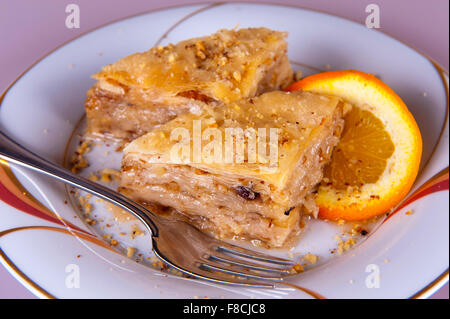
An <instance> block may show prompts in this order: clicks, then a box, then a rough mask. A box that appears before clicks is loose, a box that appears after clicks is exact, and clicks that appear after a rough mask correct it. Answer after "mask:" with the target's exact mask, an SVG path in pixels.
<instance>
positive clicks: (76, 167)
mask: <svg viewBox="0 0 450 319" xmlns="http://www.w3.org/2000/svg"><path fill="white" fill-rule="evenodd" d="M91 144H92V143H91V142H88V141H81V142H80V145H79V146H78V148H77V150H76V151H75V153H74V154H73V156H72V160H71V167H72V168H71V169H72V172H73V173H75V174H78V173H79V172H80V171H81V170H82V169H83V168H85V167H88V166H89V162H88V161H87V160H86V158H85V157H84V156H83V155H84V154H86V153H88V152H90V150H91Z"/></svg>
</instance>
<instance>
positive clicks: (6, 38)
mask: <svg viewBox="0 0 450 319" xmlns="http://www.w3.org/2000/svg"><path fill="white" fill-rule="evenodd" d="M210 2H211V1H200V0H191V1H189V0H152V1H142V0H127V1H123V0H68V1H62V0H40V1H35V0H7V1H2V2H0V39H1V43H2V48H1V50H0V61H1V67H0V70H1V76H0V92H3V91H4V90H5V89H6V87H7V86H8V85H9V84H10V83H11V82H12V81H13V80H14V79H15V78H16V77H17V76H19V74H20V73H22V72H23V71H24V70H25V69H26V68H27V67H29V66H30V65H31V64H32V63H34V62H35V61H36V60H37V59H38V58H40V57H41V56H43V55H45V54H46V53H47V52H49V51H51V50H52V49H53V48H55V47H56V46H58V45H59V44H61V43H63V42H65V41H67V40H70V39H72V38H74V37H76V36H77V35H79V34H81V33H84V32H86V31H88V30H90V29H93V28H95V27H97V26H100V25H103V24H105V23H108V22H111V21H114V20H117V19H119V18H123V17H127V16H130V15H134V14H137V13H140V12H145V11H149V10H154V9H158V8H165V7H172V6H178V5H183V4H193V3H195V4H198V3H210ZM247 2H265V1H247ZM266 2H269V3H280V4H288V5H294V6H299V7H304V8H311V9H317V10H320V11H325V12H328V13H332V14H336V15H338V16H341V17H344V18H348V19H351V20H354V21H357V22H360V23H362V24H364V21H365V18H366V16H367V13H366V12H365V8H366V6H367V5H368V4H370V3H374V4H377V5H379V7H380V17H381V28H380V30H381V31H383V32H386V33H387V34H389V35H392V36H394V37H395V38H397V39H400V40H402V41H404V42H406V43H408V44H409V45H411V46H413V47H415V48H416V49H418V50H419V51H421V52H423V53H425V54H426V55H428V56H430V57H431V58H433V59H434V60H435V61H437V62H438V63H439V64H441V65H442V66H443V67H444V69H446V70H448V68H449V1H448V0H433V1H426V0H358V1H355V0H339V1H336V0H297V1H289V0H282V1H275V0H272V1H270V0H269V1H266ZM70 3H74V4H77V5H79V7H80V13H81V14H80V17H81V19H80V20H81V23H80V24H81V25H80V28H79V29H67V28H66V27H65V23H64V22H65V18H66V13H65V7H66V6H67V5H68V4H70ZM418 76H420V75H418ZM448 297H449V286H448V283H447V284H446V285H445V286H444V287H443V288H441V289H440V290H439V291H438V292H437V293H435V294H434V295H433V297H432V298H448ZM0 298H35V297H34V296H33V295H32V294H31V293H30V292H29V291H27V290H26V289H25V288H24V287H23V286H22V285H21V284H20V283H19V282H17V281H16V280H15V279H14V278H13V277H12V276H11V275H10V274H9V273H8V272H7V271H6V269H5V268H3V267H2V266H0Z"/></svg>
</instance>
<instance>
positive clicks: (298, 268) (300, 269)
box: [292, 264, 304, 273]
mask: <svg viewBox="0 0 450 319" xmlns="http://www.w3.org/2000/svg"><path fill="white" fill-rule="evenodd" d="M292 269H293V270H294V271H295V272H296V273H300V272H303V271H304V268H303V266H302V265H301V264H296V265H294V267H292Z"/></svg>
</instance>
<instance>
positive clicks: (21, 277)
mask: <svg viewBox="0 0 450 319" xmlns="http://www.w3.org/2000/svg"><path fill="white" fill-rule="evenodd" d="M226 4H231V5H235V4H238V5H239V4H246V5H255V6H257V5H271V6H278V7H284V8H293V9H301V10H304V11H311V12H314V13H320V14H325V15H328V16H331V17H336V18H340V19H343V20H345V21H347V22H351V23H356V24H358V25H360V26H361V23H360V22H359V21H357V20H354V19H351V18H348V17H344V16H342V15H339V14H335V13H331V12H327V11H325V10H320V9H313V8H307V7H303V6H298V5H294V4H280V3H276V2H270V1H258V2H249V1H238V2H231V3H230V2H212V3H203V2H193V3H189V4H179V5H170V6H164V7H161V8H156V9H150V10H145V11H141V12H138V13H135V14H131V15H128V16H125V17H120V18H117V19H113V20H111V21H109V22H106V23H103V24H101V25H98V26H96V27H94V28H91V29H89V30H86V31H84V32H82V33H80V34H78V35H76V36H74V37H72V38H70V39H68V40H66V41H64V42H62V43H61V44H59V45H57V46H56V47H54V48H53V49H52V50H50V51H48V52H47V53H46V54H44V55H42V56H41V57H40V58H38V59H37V60H35V61H34V62H33V63H32V64H31V65H30V66H29V67H27V68H26V69H25V70H24V71H22V72H21V73H20V74H19V75H18V76H17V77H16V78H15V79H14V80H13V81H12V82H10V84H9V85H8V86H7V87H6V89H5V90H4V91H3V92H2V93H1V94H0V108H1V106H2V103H3V100H4V98H5V96H6V95H7V93H8V92H9V91H10V90H11V89H12V88H13V87H14V85H15V84H16V83H17V82H18V81H19V80H20V79H21V78H22V77H23V76H24V75H25V74H26V73H28V72H29V71H30V70H31V69H32V68H33V67H34V66H36V65H37V64H38V63H40V62H41V61H42V60H44V59H45V58H47V57H48V56H50V55H51V54H52V53H54V52H55V51H57V50H58V49H60V48H62V47H64V46H65V45H68V44H69V43H71V42H73V41H75V40H77V39H79V38H81V37H83V36H85V35H87V34H89V33H91V32H94V31H97V30H99V29H101V28H103V27H106V26H108V25H112V24H114V23H117V22H121V21H124V20H127V19H131V18H135V17H139V16H143V15H147V14H151V13H155V12H161V11H166V10H171V9H177V8H185V7H195V6H202V7H200V8H198V9H196V10H194V11H193V12H190V13H189V14H187V15H185V16H183V17H182V18H181V19H179V20H178V21H177V22H176V23H174V24H173V25H172V26H171V27H170V28H169V29H168V30H166V31H165V32H164V33H163V35H162V36H161V37H160V39H159V40H158V41H160V40H161V39H163V38H164V36H165V35H166V34H167V33H168V32H170V31H171V30H172V29H173V28H176V26H177V25H178V24H179V23H181V22H183V21H184V20H185V19H187V18H188V17H190V16H193V15H195V14H197V13H200V12H202V11H205V10H208V9H210V8H213V7H217V6H221V5H226ZM372 30H373V31H375V32H378V33H381V34H383V35H384V36H386V37H388V38H391V39H393V40H395V41H397V42H399V43H401V44H403V45H404V46H406V47H407V48H409V49H411V50H413V51H415V52H416V53H418V54H419V55H421V56H422V57H424V58H425V59H427V60H428V61H429V62H430V63H431V64H432V65H433V67H434V68H435V69H436V71H437V72H438V74H439V76H440V77H441V78H442V82H443V83H444V86H445V89H446V91H447V92H446V93H447V109H446V118H445V121H444V125H443V127H442V130H441V133H440V135H439V136H438V139H437V142H436V145H435V147H434V149H433V151H432V153H431V154H430V158H429V159H431V157H432V156H433V155H434V151H435V149H436V148H437V146H438V145H439V144H440V142H441V140H442V136H443V134H444V132H445V128H446V126H448V121H449V100H448V99H449V95H448V91H449V88H448V84H447V82H446V81H445V76H447V78H448V77H449V71H448V70H446V69H445V68H444V67H443V66H441V64H440V63H438V62H437V61H436V60H435V59H434V58H432V57H430V56H429V55H428V54H426V53H424V52H423V51H422V50H420V49H418V48H416V47H414V46H412V45H410V44H409V43H407V42H405V41H403V40H401V39H399V38H397V37H396V36H393V35H390V34H389V33H387V32H385V31H381V30H379V29H372ZM427 162H428V161H427ZM427 162H426V163H425V165H424V167H425V166H426V165H427V164H428V163H427ZM8 166H9V165H8ZM6 205H8V204H6ZM0 263H1V264H2V265H3V266H4V267H5V269H6V270H7V271H8V272H9V273H10V274H11V275H12V276H13V277H14V278H15V279H16V280H17V281H19V282H20V283H21V284H22V285H23V286H24V287H25V288H27V289H28V290H29V291H30V292H31V293H33V294H34V295H35V296H37V297H38V298H45V299H55V298H56V297H55V296H53V295H51V294H50V293H48V292H47V291H46V290H45V289H43V288H42V287H40V286H39V285H38V284H37V283H36V282H34V281H33V280H31V279H30V278H28V276H27V275H26V274H25V273H23V272H22V271H21V270H20V269H19V268H18V267H17V266H16V265H15V264H14V262H13V261H12V260H11V259H10V258H9V257H8V256H7V255H6V253H5V252H4V251H3V250H2V249H1V247H0ZM448 281H449V268H448V267H447V269H446V270H445V271H444V272H443V273H441V274H440V275H439V276H438V277H436V278H435V279H434V280H433V281H431V282H430V283H429V284H427V285H426V286H425V287H424V288H422V289H421V290H419V291H417V292H416V293H414V294H413V295H411V296H410V297H408V299H424V298H428V297H429V296H431V295H432V294H433V293H435V292H436V291H437V290H438V289H439V288H441V287H442V286H444V285H445V284H446V283H447V282H448Z"/></svg>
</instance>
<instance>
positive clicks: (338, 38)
mask: <svg viewBox="0 0 450 319" xmlns="http://www.w3.org/2000/svg"><path fill="white" fill-rule="evenodd" d="M237 25H239V26H240V27H250V26H265V27H268V28H272V29H275V30H284V31H288V32H289V37H288V43H289V52H288V55H289V58H290V60H291V64H292V66H293V67H294V69H295V70H297V71H301V72H302V73H303V75H309V74H313V73H317V72H321V71H327V70H340V69H357V70H361V71H364V72H368V73H373V74H375V75H377V76H378V77H380V78H381V79H382V80H383V81H384V82H386V83H387V84H388V85H389V86H390V87H392V88H393V89H394V90H395V91H396V92H397V93H398V94H399V95H400V97H401V98H402V99H403V100H404V101H405V103H406V104H407V105H408V107H409V109H410V111H411V112H412V114H413V115H414V117H415V119H416V121H417V123H418V125H419V127H420V130H421V132H422V137H423V140H424V149H423V157H422V164H421V169H420V172H419V176H418V178H417V180H416V183H415V185H414V187H413V189H412V190H411V193H410V194H409V195H408V196H407V198H406V199H405V201H404V202H403V204H401V205H400V206H399V207H397V208H396V209H395V210H394V211H393V212H391V213H390V214H389V215H388V216H382V217H381V218H379V219H377V220H375V221H372V222H371V223H363V224H361V225H354V224H345V225H338V224H336V223H332V222H327V221H321V220H311V221H308V222H307V223H306V226H305V229H304V231H303V235H302V237H301V240H300V241H299V243H298V245H297V246H295V247H293V248H292V249H290V250H285V251H275V252H274V254H278V255H283V256H288V257H291V258H296V259H298V260H299V261H300V262H301V263H302V264H303V266H304V271H303V272H301V273H299V274H297V275H295V276H291V277H289V278H288V279H286V280H285V282H284V283H283V284H279V285H278V286H277V288H275V289H256V288H255V289H252V288H243V287H237V286H227V285H219V284H213V283H210V282H206V281H200V280H195V279H192V278H185V277H181V276H179V274H177V273H176V272H174V271H172V270H170V269H165V267H163V266H162V265H161V264H160V263H159V262H157V260H156V259H154V256H152V255H151V253H150V251H151V243H150V241H149V240H148V239H149V234H146V233H141V231H140V230H141V229H143V227H142V226H140V225H139V224H138V223H137V221H135V220H132V219H129V218H127V216H126V215H123V214H121V213H120V212H117V211H116V210H115V209H114V208H111V207H109V206H107V205H105V204H104V203H102V202H100V201H98V200H96V199H95V198H87V199H86V197H85V195H84V194H82V193H81V192H77V191H76V190H74V189H71V188H69V187H66V186H65V185H64V184H62V183H60V182H56V181H54V180H51V179H49V178H48V177H45V176H42V175H39V174H36V173H33V172H30V171H27V170H24V169H18V168H17V169H16V168H14V167H10V166H9V165H8V164H7V163H2V165H1V166H0V199H2V201H0V261H1V262H2V264H3V265H4V266H5V267H6V268H7V269H8V270H9V271H10V272H11V274H13V276H15V277H16V278H17V279H18V280H19V281H20V282H21V283H22V284H24V285H25V286H26V287H27V288H29V289H30V290H31V291H32V292H33V293H35V294H36V295H37V296H39V297H43V298H52V297H57V298H203V297H208V298H409V297H422V298H423V297H428V296H429V295H431V294H432V293H433V292H435V291H436V290H437V289H439V288H440V287H441V286H442V285H443V284H445V282H447V281H448V260H449V255H448V252H449V246H448V243H449V226H448V225H449V220H448V208H449V207H448V206H449V192H448V188H449V181H448V176H449V174H448V166H449V164H448V162H449V160H448V157H449V139H448V138H449V136H448V134H449V133H448V94H449V93H448V72H447V71H445V70H443V69H442V68H441V67H440V66H439V65H437V64H436V63H435V62H434V61H432V60H431V59H430V58H428V57H426V56H424V55H423V54H421V53H419V52H417V51H416V50H414V49H412V48H411V47H409V46H407V45H405V44H403V43H401V42H399V41H397V40H395V39H393V38H391V37H389V36H387V35H385V34H383V33H380V32H378V31H375V30H372V29H368V28H366V27H365V26H363V25H360V24H358V23H355V22H351V21H348V20H345V19H342V18H338V17H335V16H332V15H329V14H324V13H319V12H315V11H310V10H305V9H299V8H294V7H285V6H277V5H267V4H264V5H262V4H261V5H260V4H240V3H233V4H211V5H194V6H184V7H177V8H172V9H167V10H160V11H155V12H150V13H144V14H141V15H138V16H134V17H130V18H127V19H124V20H121V21H118V22H115V23H111V24H108V25H106V26H103V27H100V28H98V29H96V30H94V31H91V32H88V33H86V34H84V35H82V36H80V37H78V38H76V39H74V40H72V41H70V42H69V43H66V44H64V45H63V46H61V47H59V48H57V49H55V50H54V51H52V52H51V53H50V54H49V55H47V56H46V57H44V58H42V59H41V60H39V61H38V62H37V63H35V64H34V65H33V66H32V67H30V68H29V69H28V70H27V71H26V72H25V73H23V74H22V75H21V76H20V77H19V78H18V79H17V80H16V81H15V82H14V83H12V84H11V86H10V87H9V88H8V89H7V90H6V92H4V93H3V95H2V96H1V97H0V103H1V104H0V128H1V130H3V131H4V132H5V133H7V134H8V135H10V136H11V137H12V138H14V139H15V140H16V141H18V142H20V143H22V144H23V145H24V146H25V147H27V148H29V149H31V150H32V151H34V152H36V153H38V154H40V155H42V156H44V157H45V158H48V159H50V160H52V161H54V162H57V163H60V164H61V165H67V162H68V161H69V160H70V157H71V154H73V152H74V151H75V150H76V148H77V147H78V146H79V136H80V133H81V132H82V131H83V125H84V119H83V115H84V106H83V103H84V99H85V94H86V91H87V90H88V88H89V87H90V86H91V85H92V84H93V83H94V81H93V80H92V79H91V78H90V75H91V74H93V73H95V72H97V71H98V70H100V68H101V67H102V66H103V65H106V64H108V63H112V62H114V61H116V60H117V59H119V58H121V57H124V56H127V55H129V54H132V53H134V52H138V51H145V50H147V49H149V48H150V47H152V46H155V45H158V44H167V43H169V42H173V43H175V42H177V41H180V40H183V39H187V38H191V37H195V36H202V35H207V34H211V33H214V32H215V31H217V30H218V29H221V28H233V27H235V26H237ZM144 30H145V31H144ZM97 144H98V145H97ZM97 144H95V145H93V146H92V147H91V148H92V151H91V152H89V153H88V154H86V157H87V159H88V161H89V163H90V166H89V168H88V169H86V170H84V171H83V173H82V174H86V176H89V175H90V174H92V173H96V174H98V172H99V171H101V170H103V169H105V168H109V169H117V168H118V167H119V165H120V150H118V149H117V148H116V146H115V145H114V144H113V143H97ZM99 176H100V178H101V174H99ZM110 179H111V181H110ZM101 182H102V181H101ZM103 182H105V183H107V184H108V185H110V186H111V187H114V172H113V171H106V173H105V176H104V178H103ZM80 197H81V199H80ZM85 200H88V201H89V203H90V206H89V205H88V207H89V208H88V210H90V211H91V212H90V214H91V216H92V218H91V219H88V220H86V218H85V217H84V215H83V210H84V213H85V210H86V202H85ZM80 207H81V210H80ZM355 227H364V228H366V229H367V231H368V234H367V235H366V236H353V237H351V235H352V228H355ZM349 238H353V240H352V241H349V240H348V239H349ZM127 255H128V256H127Z"/></svg>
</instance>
